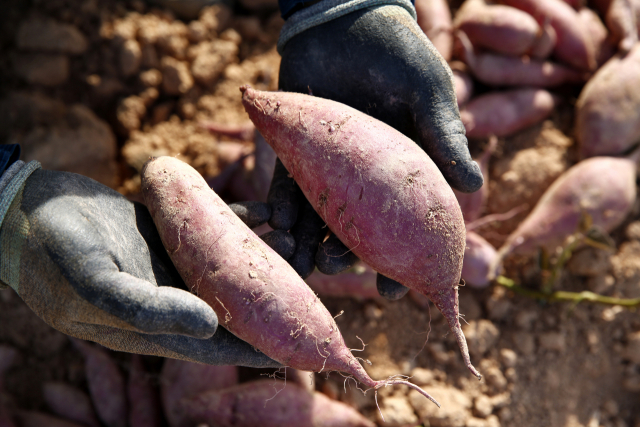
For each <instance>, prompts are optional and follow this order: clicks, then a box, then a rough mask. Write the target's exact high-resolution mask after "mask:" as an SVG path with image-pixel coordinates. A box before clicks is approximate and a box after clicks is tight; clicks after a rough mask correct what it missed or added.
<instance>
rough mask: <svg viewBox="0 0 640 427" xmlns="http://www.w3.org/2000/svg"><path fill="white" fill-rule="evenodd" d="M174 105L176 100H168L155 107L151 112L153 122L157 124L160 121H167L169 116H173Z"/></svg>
mask: <svg viewBox="0 0 640 427" xmlns="http://www.w3.org/2000/svg"><path fill="white" fill-rule="evenodd" d="M174 106H175V104H174V102H172V101H167V102H163V103H161V104H158V105H156V106H155V107H153V111H152V112H151V124H152V125H156V124H158V123H160V122H164V121H166V120H167V119H168V118H169V116H171V112H172V111H173V107H174Z"/></svg>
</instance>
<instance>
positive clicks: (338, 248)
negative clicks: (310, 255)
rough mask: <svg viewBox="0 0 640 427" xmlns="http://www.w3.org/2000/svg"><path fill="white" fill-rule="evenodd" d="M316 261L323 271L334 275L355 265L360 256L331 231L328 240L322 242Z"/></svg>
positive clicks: (319, 268)
mask: <svg viewBox="0 0 640 427" xmlns="http://www.w3.org/2000/svg"><path fill="white" fill-rule="evenodd" d="M315 261H316V267H318V270H319V271H320V272H321V273H324V274H331V275H333V274H338V273H342V272H343V271H346V270H348V269H350V268H351V267H353V266H354V265H355V264H356V262H358V257H357V256H356V254H354V253H353V252H351V251H350V250H349V248H347V247H346V246H345V245H344V243H342V242H341V241H340V239H338V236H336V235H335V234H333V233H331V235H330V236H329V238H328V239H327V240H325V241H324V242H322V243H320V246H319V247H318V251H317V252H316V259H315Z"/></svg>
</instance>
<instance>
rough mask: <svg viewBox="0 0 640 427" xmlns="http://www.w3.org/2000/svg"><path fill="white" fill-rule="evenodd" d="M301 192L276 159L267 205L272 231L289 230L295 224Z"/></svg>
mask: <svg viewBox="0 0 640 427" xmlns="http://www.w3.org/2000/svg"><path fill="white" fill-rule="evenodd" d="M302 199H304V196H303V194H302V191H301V190H300V188H299V187H298V185H297V184H296V183H295V181H294V180H293V178H292V177H290V176H289V172H288V171H287V169H286V168H285V167H284V165H283V164H282V162H281V161H280V159H276V166H275V169H274V171H273V179H272V180H271V187H270V188H269V194H268V195H267V203H269V205H270V206H271V219H269V225H270V226H271V228H273V229H274V230H290V229H291V228H292V227H293V225H294V224H295V223H296V219H297V216H298V208H299V206H300V201H301V200H302Z"/></svg>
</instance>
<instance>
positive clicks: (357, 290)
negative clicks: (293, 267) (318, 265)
mask: <svg viewBox="0 0 640 427" xmlns="http://www.w3.org/2000/svg"><path fill="white" fill-rule="evenodd" d="M305 281H306V282H307V285H309V287H310V288H311V289H312V290H313V291H314V292H315V293H317V294H318V295H320V296H329V297H338V298H340V297H352V298H359V299H381V298H382V297H381V296H380V293H379V292H378V288H377V286H376V272H375V271H373V270H372V269H371V267H369V266H366V267H365V269H364V271H362V272H356V271H347V272H344V273H341V274H336V275H327V274H322V273H320V272H319V271H314V272H313V273H312V274H311V276H309V277H307V278H306V279H305Z"/></svg>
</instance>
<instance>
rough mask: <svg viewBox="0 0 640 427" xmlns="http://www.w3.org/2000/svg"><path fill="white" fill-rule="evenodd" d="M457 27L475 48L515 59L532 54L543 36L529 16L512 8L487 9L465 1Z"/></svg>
mask: <svg viewBox="0 0 640 427" xmlns="http://www.w3.org/2000/svg"><path fill="white" fill-rule="evenodd" d="M453 25H454V28H455V29H456V30H462V31H464V32H465V34H466V35H467V36H468V37H469V40H470V41H471V43H472V44H473V46H474V47H478V48H486V49H489V50H492V51H494V52H498V53H502V54H505V55H514V56H520V55H524V54H526V53H528V52H529V51H530V50H531V49H532V47H533V45H534V44H535V42H536V40H537V38H538V35H539V34H540V33H541V28H540V25H538V23H537V22H536V20H535V19H533V17H532V16H531V15H529V14H528V13H526V12H523V11H521V10H519V9H516V8H515V7H511V6H505V5H487V4H486V3H485V2H484V1H483V0H467V1H465V2H464V3H463V5H462V7H461V8H460V9H459V10H458V12H457V13H456V16H455V19H454V20H453Z"/></svg>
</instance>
